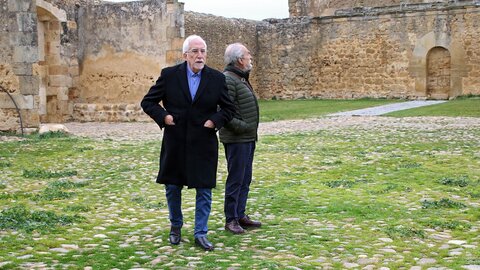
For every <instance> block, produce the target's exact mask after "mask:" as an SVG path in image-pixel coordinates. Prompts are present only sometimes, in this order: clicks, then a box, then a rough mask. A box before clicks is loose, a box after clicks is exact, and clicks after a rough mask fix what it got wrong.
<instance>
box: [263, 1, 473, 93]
mask: <svg viewBox="0 0 480 270" xmlns="http://www.w3.org/2000/svg"><path fill="white" fill-rule="evenodd" d="M477 11H478V7H477V6H476V4H475V3H474V1H467V2H464V3H458V5H454V4H443V5H441V4H438V5H437V6H436V8H435V9H434V10H431V5H429V4H425V5H419V4H415V5H406V6H403V7H397V8H393V7H385V8H377V9H374V10H372V9H368V8H357V9H347V10H337V11H336V15H335V16H329V17H316V18H312V17H301V18H292V19H288V20H279V21H270V24H269V25H267V26H259V29H258V33H259V34H258V36H259V45H258V46H259V51H260V52H262V53H260V57H259V63H258V66H261V67H266V66H268V67H269V68H268V69H259V70H257V76H258V77H259V78H262V79H261V80H259V81H258V83H259V88H260V89H268V91H266V92H262V93H261V96H262V97H263V98H285V99H286V98H303V97H305V98H310V97H321V98H359V97H382V98H384V97H387V98H388V97H400V98H429V97H432V98H447V96H445V95H441V94H440V93H428V89H429V85H428V84H429V82H428V74H426V70H427V63H428V57H429V54H428V53H429V52H430V50H431V49H433V48H436V47H440V48H444V49H446V50H447V51H448V54H449V56H450V57H451V82H450V88H451V89H450V93H449V94H448V97H455V96H457V95H460V94H479V93H480V90H479V89H480V84H479V83H478V79H477V78H478V72H480V69H479V66H478V64H477V63H478V60H479V59H478V58H479V56H480V55H479V53H478V45H477V44H479V41H480V36H479V33H478V29H479V28H478V27H479V23H480V14H479V13H478V12H477Z"/></svg>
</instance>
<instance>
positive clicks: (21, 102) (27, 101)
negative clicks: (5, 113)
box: [0, 92, 35, 110]
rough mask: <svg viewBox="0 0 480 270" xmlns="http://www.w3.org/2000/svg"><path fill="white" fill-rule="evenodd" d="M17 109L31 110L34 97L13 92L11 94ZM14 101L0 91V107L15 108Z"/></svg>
mask: <svg viewBox="0 0 480 270" xmlns="http://www.w3.org/2000/svg"><path fill="white" fill-rule="evenodd" d="M11 96H12V98H13V100H14V101H15V103H16V104H17V106H18V108H19V109H29V110H32V109H34V108H35V106H34V98H33V96H32V95H20V94H13V95H11ZM15 103H14V102H13V101H12V99H11V98H10V96H8V95H7V94H6V93H3V92H0V108H2V109H15V108H16V107H15Z"/></svg>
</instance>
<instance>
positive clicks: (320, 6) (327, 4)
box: [288, 0, 448, 17]
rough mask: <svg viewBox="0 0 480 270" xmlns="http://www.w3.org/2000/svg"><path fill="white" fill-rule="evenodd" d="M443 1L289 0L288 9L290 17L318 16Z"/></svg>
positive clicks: (445, 0)
mask: <svg viewBox="0 0 480 270" xmlns="http://www.w3.org/2000/svg"><path fill="white" fill-rule="evenodd" d="M442 2H443V3H447V2H448V0H288V10H289V13H290V17H302V16H311V17H318V16H330V15H333V14H334V13H335V11H336V10H337V9H346V8H357V7H385V6H401V5H406V4H422V3H432V4H433V3H442Z"/></svg>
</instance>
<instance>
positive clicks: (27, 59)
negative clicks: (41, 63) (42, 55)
mask: <svg viewBox="0 0 480 270" xmlns="http://www.w3.org/2000/svg"><path fill="white" fill-rule="evenodd" d="M37 61H38V48H37V47H36V46H15V48H14V49H13V62H17V63H18V62H24V63H36V62H37Z"/></svg>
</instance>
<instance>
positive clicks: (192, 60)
mask: <svg viewBox="0 0 480 270" xmlns="http://www.w3.org/2000/svg"><path fill="white" fill-rule="evenodd" d="M183 58H184V59H185V60H186V61H187V64H188V66H189V67H190V69H191V70H192V71H193V72H195V73H197V72H199V71H200V70H202V69H203V67H204V66H205V62H206V61H207V48H206V47H205V44H204V43H203V42H202V40H200V39H194V40H192V41H190V45H189V49H188V51H187V52H186V53H184V54H183Z"/></svg>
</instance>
